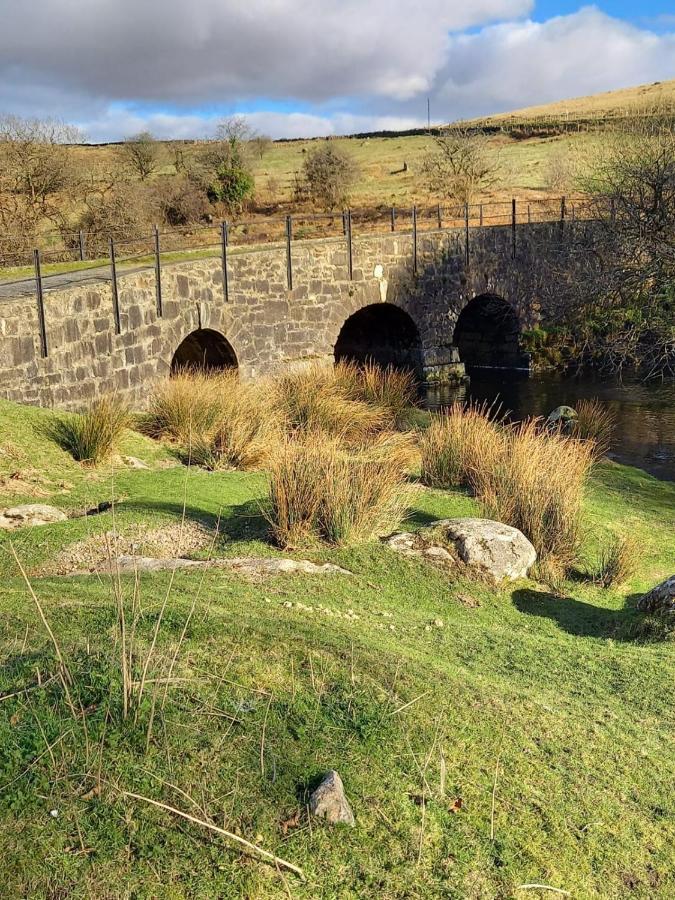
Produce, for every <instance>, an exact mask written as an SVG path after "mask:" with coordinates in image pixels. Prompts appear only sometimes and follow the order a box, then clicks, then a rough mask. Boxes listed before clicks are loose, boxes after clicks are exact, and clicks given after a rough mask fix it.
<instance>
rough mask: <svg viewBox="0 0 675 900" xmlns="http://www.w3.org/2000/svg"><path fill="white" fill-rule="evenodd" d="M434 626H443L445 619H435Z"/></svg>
mask: <svg viewBox="0 0 675 900" xmlns="http://www.w3.org/2000/svg"><path fill="white" fill-rule="evenodd" d="M434 628H443V619H434Z"/></svg>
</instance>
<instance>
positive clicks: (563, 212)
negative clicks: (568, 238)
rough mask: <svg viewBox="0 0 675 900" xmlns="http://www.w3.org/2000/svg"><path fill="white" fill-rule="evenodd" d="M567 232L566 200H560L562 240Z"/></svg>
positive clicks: (562, 198)
mask: <svg viewBox="0 0 675 900" xmlns="http://www.w3.org/2000/svg"><path fill="white" fill-rule="evenodd" d="M564 232H565V198H564V197H561V198H560V238H561V239H562V236H563V234H564Z"/></svg>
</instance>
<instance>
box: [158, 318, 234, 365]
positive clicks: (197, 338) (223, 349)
mask: <svg viewBox="0 0 675 900" xmlns="http://www.w3.org/2000/svg"><path fill="white" fill-rule="evenodd" d="M238 367H239V363H238V361H237V354H236V353H235V352H234V348H233V347H232V344H230V342H229V341H228V340H227V338H226V337H225V335H223V334H221V333H220V332H219V331H215V330H214V329H213V328H198V329H196V331H191V332H190V334H188V335H187V337H185V338H183V340H182V341H181V342H180V344H179V345H178V347H177V349H176V352H175V353H174V355H173V358H172V360H171V371H172V372H178V371H180V370H181V369H192V370H202V371H206V372H211V371H214V370H217V369H237V368H238Z"/></svg>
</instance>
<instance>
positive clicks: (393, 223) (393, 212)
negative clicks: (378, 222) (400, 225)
mask: <svg viewBox="0 0 675 900" xmlns="http://www.w3.org/2000/svg"><path fill="white" fill-rule="evenodd" d="M391 230H392V231H396V207H395V206H392V208H391Z"/></svg>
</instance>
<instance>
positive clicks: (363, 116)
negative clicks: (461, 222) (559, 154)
mask: <svg viewBox="0 0 675 900" xmlns="http://www.w3.org/2000/svg"><path fill="white" fill-rule="evenodd" d="M670 78H675V10H674V9H673V6H672V3H671V0H641V2H639V3H638V2H635V0H632V2H629V0H600V2H599V3H597V4H596V5H583V4H580V3H577V2H574V0H86V2H85V0H0V115H2V114H13V115H20V116H25V117H40V118H43V117H54V118H59V119H63V120H65V121H68V122H70V123H73V124H76V125H77V126H78V127H79V128H80V129H81V130H82V132H83V133H84V135H85V137H86V139H88V140H90V141H105V140H120V139H122V138H124V137H125V136H128V135H132V134H135V133H137V132H139V131H141V130H150V131H151V132H152V133H153V134H155V135H156V136H157V137H160V138H203V137H208V136H210V135H211V134H213V132H214V130H215V128H216V125H217V123H218V122H219V121H220V120H222V119H223V118H225V117H228V116H231V115H242V116H244V117H245V118H246V119H247V120H248V121H249V122H250V124H251V126H252V127H253V128H255V129H256V130H258V131H260V132H262V133H266V134H269V135H271V136H272V137H274V138H279V137H313V136H320V135H328V134H349V133H353V132H357V131H373V130H383V129H399V128H411V127H415V126H418V125H423V124H425V123H426V115H427V98H429V102H430V105H431V118H432V120H433V121H434V122H437V123H442V122H449V121H452V120H455V119H460V118H466V117H470V116H478V115H486V114H490V113H495V112H504V111H508V110H510V109H517V108H519V107H523V106H529V105H532V104H539V103H546V102H549V101H552V100H560V99H564V98H568V97H576V96H582V95H586V94H592V93H597V92H600V91H608V90H614V89H616V88H621V87H629V86H631V85H637V84H644V83H648V82H653V81H664V80H666V79H670Z"/></svg>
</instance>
